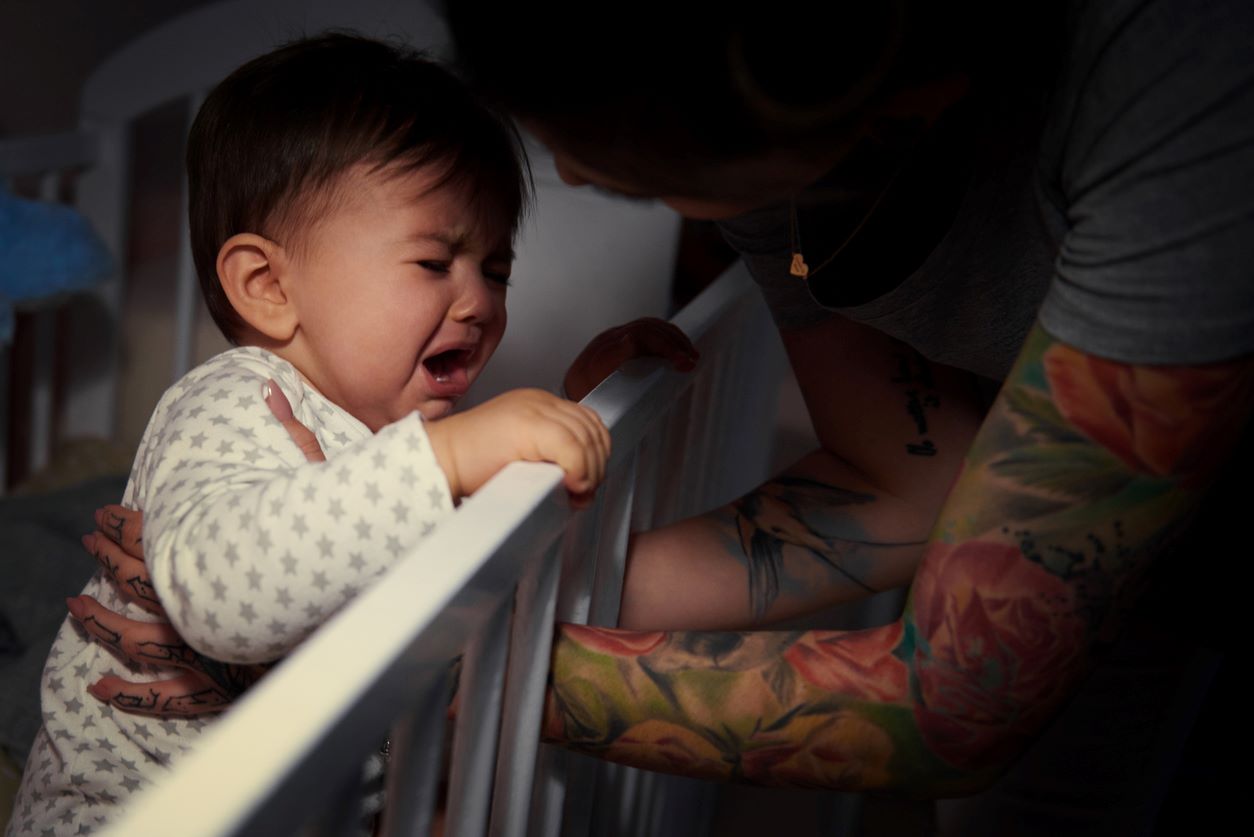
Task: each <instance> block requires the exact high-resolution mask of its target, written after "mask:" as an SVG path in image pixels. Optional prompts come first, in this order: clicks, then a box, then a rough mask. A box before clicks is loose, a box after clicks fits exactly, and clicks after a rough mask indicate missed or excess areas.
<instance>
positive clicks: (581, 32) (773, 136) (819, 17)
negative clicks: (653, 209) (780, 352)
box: [446, 0, 1032, 216]
mask: <svg viewBox="0 0 1254 837" xmlns="http://www.w3.org/2000/svg"><path fill="white" fill-rule="evenodd" d="M447 5H448V7H447V10H446V14H447V16H448V19H449V23H450V27H451V29H452V33H453V38H454V43H455V46H456V49H457V57H458V60H459V62H460V63H461V64H462V65H463V66H464V67H465V68H466V70H467V72H468V75H469V77H470V79H471V81H472V82H473V83H474V84H476V85H477V86H478V87H479V88H480V89H482V90H483V91H485V92H486V93H488V94H489V95H490V96H493V97H495V98H496V99H498V100H499V101H500V102H501V103H502V104H503V105H504V106H505V107H506V108H507V109H509V110H510V111H512V112H513V113H514V114H515V115H516V116H518V117H519V118H520V119H521V120H522V121H523V123H524V125H526V127H528V128H529V129H530V130H532V131H533V132H535V133H536V134H537V135H538V136H539V137H540V139H541V140H542V141H544V142H545V143H546V144H547V145H549V146H550V147H551V148H552V149H553V150H554V152H555V154H556V155H557V162H558V166H559V171H560V172H561V173H562V175H563V177H565V178H566V179H567V180H568V181H569V182H573V183H577V182H583V181H590V182H593V183H596V184H599V185H602V186H606V187H609V188H611V189H614V190H615V191H620V192H624V193H628V194H640V195H647V196H651V197H661V198H663V199H666V200H667V202H668V203H670V204H671V205H673V206H675V207H676V208H677V209H679V210H680V211H682V212H685V214H690V215H706V216H716V215H720V214H727V213H728V212H732V211H736V210H738V209H744V208H748V207H750V206H754V205H759V204H762V203H766V202H768V201H770V200H774V199H778V198H780V197H783V196H786V195H788V194H791V193H793V192H795V191H796V190H797V189H798V188H799V187H801V186H802V185H804V184H806V183H808V182H810V181H812V180H813V179H815V178H816V177H817V176H818V175H819V174H822V173H823V172H826V171H827V170H829V169H830V168H831V167H832V166H833V165H835V164H837V163H838V162H839V161H841V160H842V159H844V158H846V157H848V155H850V154H851V152H853V150H854V149H855V148H858V147H859V146H860V145H861V146H862V148H861V150H860V152H859V156H860V158H861V162H860V164H859V165H858V166H855V167H854V168H856V169H857V170H858V172H859V173H857V174H856V175H851V176H852V177H854V179H859V178H860V179H865V180H869V181H874V180H875V179H876V178H877V177H883V176H884V171H886V170H888V169H890V168H891V167H892V166H893V164H894V162H895V160H897V159H900V155H901V153H902V152H903V149H904V148H905V147H907V146H909V145H911V144H912V143H913V141H914V140H915V139H917V137H918V136H919V135H920V134H921V132H922V131H923V130H925V129H926V127H927V126H928V125H930V124H931V122H933V121H934V120H935V119H936V118H937V116H938V115H939V114H940V113H941V112H943V111H944V110H945V109H946V108H947V107H948V106H949V105H951V104H952V103H953V102H955V101H956V100H958V99H959V98H961V97H962V96H963V95H965V93H966V92H967V91H968V90H969V89H970V86H971V85H972V84H973V83H975V82H976V81H977V80H978V79H979V78H981V77H983V76H987V75H988V73H986V70H987V69H988V68H990V67H992V68H996V69H997V70H998V73H997V77H999V78H1001V80H1003V81H1005V80H1006V79H1005V75H1006V71H1007V65H1008V64H1009V63H1013V62H1010V61H1008V59H1009V57H1010V56H1012V55H1015V54H1019V55H1025V54H1027V53H1029V52H1031V50H1026V49H1025V48H1024V44H1023V43H1013V41H1014V40H1015V37H1016V36H1014V35H1011V34H1010V30H1011V27H1010V26H1008V25H1007V24H1006V23H1005V22H1004V21H1001V20H998V19H996V18H995V17H994V14H995V13H996V14H997V15H1003V16H1004V15H1006V14H1007V12H1004V11H997V12H994V10H995V9H998V8H999V7H997V6H995V5H994V4H992V3H989V2H985V0H960V2H957V3H945V4H940V3H935V2H930V0H884V2H869V1H868V2H840V0H831V2H818V3H816V2H812V0H771V2H761V3H748V2H730V3H722V4H717V5H715V4H697V6H699V7H700V8H696V7H694V6H693V5H691V4H682V3H680V4H656V5H654V4H649V3H645V4H638V3H629V4H616V5H614V6H611V7H608V8H607V7H599V8H598V10H597V14H596V15H587V16H586V17H585V16H584V15H583V14H571V13H570V12H569V10H567V9H561V10H558V9H552V8H546V9H540V8H537V7H536V4H530V3H521V4H518V3H515V4H501V5H500V7H498V6H497V5H496V4H492V3H486V2H483V3H481V2H476V0H456V1H455V2H450V3H448V4H447ZM1001 5H1002V6H1007V5H1016V4H1001ZM1031 5H1032V4H1031V3H1029V4H1027V6H1031ZM489 7H490V8H489ZM1024 8H1025V7H1024V6H1023V5H1016V10H1017V11H1016V12H1014V13H1015V14H1018V15H1023V14H1024ZM990 30H991V31H999V30H1000V33H999V37H998V38H996V39H991V38H988V37H985V36H983V35H982V34H980V33H985V32H988V31H990ZM1029 31H1030V30H1029ZM868 145H869V148H868ZM852 185H855V187H856V184H852Z"/></svg>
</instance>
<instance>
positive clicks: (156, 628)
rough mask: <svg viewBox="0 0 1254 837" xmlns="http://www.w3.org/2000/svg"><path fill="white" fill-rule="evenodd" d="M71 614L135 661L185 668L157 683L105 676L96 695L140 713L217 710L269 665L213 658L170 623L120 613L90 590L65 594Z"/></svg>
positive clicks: (95, 688)
mask: <svg viewBox="0 0 1254 837" xmlns="http://www.w3.org/2000/svg"><path fill="white" fill-rule="evenodd" d="M66 606H67V607H68V608H69V610H70V615H71V616H73V617H74V619H75V620H76V621H77V622H78V623H79V624H80V625H82V626H83V629H84V630H86V631H87V632H88V633H89V634H91V635H92V637H93V638H94V639H95V640H96V641H97V642H99V643H101V644H102V645H106V646H108V647H109V648H110V649H112V650H113V651H114V653H116V654H118V655H119V656H122V657H125V658H126V659H128V660H130V661H132V662H135V663H150V664H154V665H159V666H167V667H173V668H181V669H185V670H186V672H187V673H186V674H183V675H181V676H179V677H175V678H172V679H169V680H161V681H156V682H153V683H131V682H128V681H126V680H123V679H122V678H120V677H116V676H113V675H110V676H108V677H103V678H101V679H100V680H98V681H97V682H95V683H93V684H92V685H91V686H90V687H88V691H89V692H91V694H92V696H94V697H96V698H97V699H99V700H101V701H104V702H106V703H111V704H113V705H114V706H116V707H117V708H118V709H121V710H123V711H125V712H131V713H134V714H137V715H200V714H203V713H205V712H217V711H219V710H221V709H222V708H224V707H225V706H226V705H228V704H229V703H230V702H231V701H232V700H234V699H235V698H236V697H237V696H238V695H240V694H241V693H242V692H243V691H244V690H245V689H247V688H248V687H249V686H251V685H252V684H253V683H255V682H257V680H259V679H260V678H261V676H262V675H263V674H264V673H265V672H266V669H267V667H265V666H255V665H235V664H232V663H221V662H218V661H217V660H211V659H209V658H208V657H205V656H203V655H201V654H198V653H196V651H194V650H192V649H191V648H189V647H188V646H187V645H186V644H185V643H184V642H183V640H182V639H181V638H179V635H178V634H177V633H176V632H175V630H174V628H172V627H171V626H170V625H169V624H168V623H165V622H139V621H136V620H134V619H127V618H126V617H124V616H119V615H118V614H116V613H114V612H113V611H111V610H109V609H108V608H106V607H105V606H104V605H102V604H100V603H99V602H97V601H96V600H95V599H93V598H91V597H90V596H76V597H74V598H72V599H66Z"/></svg>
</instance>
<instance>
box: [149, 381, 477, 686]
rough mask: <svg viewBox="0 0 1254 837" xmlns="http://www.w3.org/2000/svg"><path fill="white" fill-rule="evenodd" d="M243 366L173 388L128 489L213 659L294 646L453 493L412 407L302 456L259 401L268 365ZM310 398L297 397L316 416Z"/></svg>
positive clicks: (172, 597) (275, 652) (186, 620)
mask: <svg viewBox="0 0 1254 837" xmlns="http://www.w3.org/2000/svg"><path fill="white" fill-rule="evenodd" d="M243 367H244V368H242V369H241V368H240V366H239V365H236V366H234V367H230V368H227V367H224V368H222V369H221V370H217V371H210V372H208V373H206V374H205V375H204V376H202V377H201V378H200V379H199V380H196V381H192V382H188V381H187V380H186V379H185V382H184V383H181V384H179V385H176V387H175V388H174V389H172V390H171V391H170V393H168V394H167V396H166V398H165V399H163V401H162V403H161V405H159V406H158V409H157V412H156V413H155V414H154V418H153V422H152V424H151V425H150V427H149V430H148V432H147V433H146V445H145V451H146V455H141V459H140V460H139V462H137V466H136V468H137V472H138V473H137V477H138V479H140V480H142V488H141V490H140V491H138V492H137V494H136V500H137V505H139V507H140V508H142V509H143V511H144V514H145V517H144V527H145V551H146V560H147V561H148V563H149V566H150V570H151V574H152V579H153V584H154V586H155V588H156V590H157V594H158V596H159V597H160V598H161V601H162V603H163V604H164V605H165V607H166V611H167V613H168V614H169V617H170V621H171V622H172V623H173V625H174V627H175V628H176V629H177V630H178V632H179V634H180V635H182V637H183V638H184V639H185V640H186V641H187V643H188V644H189V645H191V646H192V647H193V648H195V649H196V650H198V651H200V652H201V653H203V654H206V655H208V656H210V657H213V658H215V659H218V660H222V661H226V662H237V663H257V662H266V661H271V660H276V659H278V658H280V657H282V656H284V655H286V654H287V653H288V652H290V651H291V650H292V649H293V648H294V647H295V646H296V645H297V644H299V643H300V642H301V641H302V640H303V639H304V638H305V637H306V636H308V635H309V634H310V633H311V632H312V631H313V630H314V629H315V628H316V627H318V626H319V625H320V624H322V623H323V622H324V621H325V620H326V619H327V618H328V617H329V616H331V615H332V614H333V613H334V612H335V611H336V610H337V609H339V608H340V607H342V606H343V605H344V604H345V603H346V602H348V600H349V599H351V598H352V597H353V596H354V595H356V594H357V592H358V591H359V590H361V589H362V588H363V587H364V586H365V585H367V584H368V583H369V582H370V581H371V580H372V579H374V578H376V577H377V576H379V575H380V574H381V573H382V572H383V571H384V570H385V569H386V568H387V567H388V566H390V565H391V564H393V563H394V562H395V561H396V560H397V559H399V558H400V557H401V556H403V555H404V554H405V553H406V552H408V551H409V550H410V549H412V548H413V547H414V546H415V545H416V544H418V542H419V541H421V540H422V539H423V537H424V536H425V535H426V534H427V533H429V532H430V531H431V530H432V528H434V526H435V524H436V522H437V521H439V520H441V519H442V518H444V517H445V516H447V515H448V514H449V513H450V512H451V511H452V509H453V505H452V500H451V498H450V496H449V490H448V483H447V481H446V480H445V477H444V474H443V472H442V471H441V470H440V468H439V465H438V464H437V462H436V459H435V455H434V453H433V452H432V450H431V446H430V444H429V442H428V439H427V435H426V432H425V430H424V428H423V423H422V419H421V418H420V417H419V416H418V415H417V414H416V413H415V414H411V415H410V416H408V417H407V418H405V419H402V420H401V421H398V422H396V423H395V424H392V425H389V426H388V427H385V428H383V429H382V430H381V431H380V432H379V433H377V434H374V435H369V433H368V431H366V430H365V429H364V427H361V426H360V425H359V426H358V433H357V436H358V438H357V439H356V440H355V441H349V440H348V439H349V437H348V434H345V433H343V432H341V433H338V434H335V436H336V437H338V438H339V439H341V440H343V441H344V442H346V443H344V444H342V445H341V446H340V447H339V448H338V450H336V451H335V452H334V455H333V456H332V457H331V459H330V460H329V461H327V462H321V463H309V462H306V461H305V460H304V457H303V455H302V454H301V453H300V451H299V450H298V449H297V447H296V445H295V444H294V443H293V442H292V440H291V439H290V438H289V437H288V435H287V433H286V431H285V430H284V429H283V427H282V425H281V424H279V422H278V421H277V420H276V419H275V418H274V417H273V416H272V415H271V414H270V412H269V410H268V409H267V407H266V405H265V403H264V401H263V400H262V397H261V388H262V384H263V383H264V381H265V380H266V378H267V377H268V376H270V375H275V372H274V370H273V369H272V368H270V369H268V368H267V367H266V365H265V364H264V363H261V362H260V361H258V360H257V358H256V357H253V356H249V357H245V358H244V359H243ZM286 369H287V373H288V374H287V375H286V376H278V375H275V377H276V380H278V381H279V383H280V386H281V387H282V388H283V390H284V392H285V393H287V394H288V396H289V399H291V398H292V394H293V393H294V392H298V391H300V390H302V384H301V383H300V381H299V379H298V378H297V377H296V375H295V370H293V369H291V367H286ZM312 400H314V399H313V398H308V399H303V400H302V401H298V402H294V403H293V407H294V409H295V410H296V417H297V418H299V419H301V420H302V421H304V422H305V423H306V424H309V425H311V426H313V425H316V424H318V410H316V409H315V408H314V407H313V406H311V405H309V404H308V403H305V402H309V401H312ZM321 412H322V417H323V419H325V418H326V417H327V414H328V413H329V412H330V410H329V409H328V405H321ZM349 421H351V419H349ZM323 423H324V425H325V421H324V422H323ZM344 426H345V427H347V426H348V425H344ZM350 429H351V428H350ZM319 436H320V438H321V439H322V440H323V444H324V447H326V446H327V444H328V440H330V439H332V438H333V437H332V435H331V433H330V431H328V430H327V429H326V427H325V426H323V427H322V428H321V429H320V431H319Z"/></svg>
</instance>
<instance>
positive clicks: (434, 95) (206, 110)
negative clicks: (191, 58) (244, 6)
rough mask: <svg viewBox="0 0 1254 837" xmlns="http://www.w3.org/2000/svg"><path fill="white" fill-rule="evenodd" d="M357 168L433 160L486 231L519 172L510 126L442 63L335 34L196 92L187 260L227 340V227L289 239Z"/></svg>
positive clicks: (505, 206)
mask: <svg viewBox="0 0 1254 837" xmlns="http://www.w3.org/2000/svg"><path fill="white" fill-rule="evenodd" d="M358 164H366V165H369V166H371V167H372V169H373V170H376V171H378V170H388V171H393V170H395V171H396V173H404V172H410V171H414V170H416V169H419V168H423V167H426V166H436V167H438V168H439V170H440V171H441V177H440V179H439V181H438V182H437V184H436V187H441V186H454V187H457V188H459V189H463V190H465V194H466V195H467V198H468V200H470V201H471V202H472V203H473V205H474V206H475V207H476V213H477V215H478V219H479V223H481V224H483V225H484V226H485V228H486V229H489V230H493V231H495V230H500V231H502V232H508V233H509V235H510V236H511V237H512V236H513V234H514V233H515V232H516V231H517V229H518V225H519V223H520V221H521V218H522V214H523V210H524V208H525V206H526V204H527V196H528V184H529V182H530V175H529V170H528V167H527V159H526V154H525V152H524V151H523V148H522V143H521V140H520V138H519V136H518V133H517V131H516V130H515V129H514V127H513V124H512V123H511V122H510V121H509V120H508V119H507V118H505V117H503V116H502V115H500V114H499V113H497V112H495V111H493V110H491V109H490V108H488V107H486V106H484V105H483V104H482V103H481V102H480V101H478V100H477V99H476V98H475V97H474V95H473V94H472V93H471V92H470V91H469V89H468V88H467V86H466V85H465V84H463V83H462V81H461V80H460V79H458V78H457V77H456V76H454V75H453V74H452V73H451V72H450V71H449V70H448V69H446V68H445V67H443V66H441V65H440V64H438V63H436V62H434V61H432V60H429V59H427V58H425V57H423V56H422V55H420V54H419V53H416V52H413V51H411V50H409V49H406V48H403V47H399V46H394V45H391V44H386V43H382V42H379V41H374V40H370V39H367V38H363V37H359V36H356V35H353V34H348V33H328V34H323V35H318V36H316V37H311V38H306V39H302V40H299V41H295V42H293V43H290V44H287V45H286V46H283V47H280V48H279V49H276V50H275V51H273V52H270V53H267V54H266V55H262V56H260V57H259V58H255V59H253V60H252V61H249V62H248V63H247V64H245V65H243V66H242V67H240V68H239V69H237V70H236V71H235V72H233V73H231V75H230V76H228V77H227V78H226V79H225V80H223V81H222V83H221V84H219V85H218V86H217V87H215V88H214V89H213V91H212V92H211V93H210V94H209V95H208V97H207V98H206V99H205V102H204V104H203V105H202V106H201V108H200V112H199V114H197V116H196V121H195V123H194V124H193V125H192V129H191V134H190V136H189V138H188V143H187V177H188V220H189V222H190V225H191V245H192V257H193V259H194V261H195V264H196V273H197V274H198V276H199V278H200V287H201V291H202V292H203V293H204V297H205V302H206V304H207V305H208V308H209V313H210V314H211V315H212V316H213V319H214V322H216V323H217V324H218V328H220V329H221V330H222V333H223V334H225V335H226V337H227V339H229V340H231V341H232V342H235V341H236V339H237V335H238V334H239V332H240V330H241V329H242V328H243V326H244V322H243V320H242V319H241V318H240V316H239V314H238V313H237V312H236V311H235V309H234V308H233V307H232V306H231V303H230V301H229V300H228V299H227V297H226V294H225V293H224V292H223V290H222V286H221V283H220V282H219V281H218V275H217V258H218V250H219V249H220V248H221V246H222V245H223V243H225V242H226V240H227V239H229V238H230V237H231V236H233V235H236V234H238V233H243V232H251V233H256V234H258V235H263V236H265V237H267V238H270V239H272V240H275V241H277V242H279V243H281V244H283V245H284V246H296V247H300V246H301V241H300V235H299V233H298V230H300V229H301V228H302V227H304V226H307V225H308V224H310V223H313V222H314V221H315V220H316V218H317V216H318V215H320V214H321V213H322V212H324V211H326V210H327V209H328V208H330V207H331V206H333V201H334V200H335V199H336V198H335V191H336V190H335V188H334V186H335V182H336V180H337V178H338V177H340V176H341V175H342V174H343V173H344V172H346V171H347V170H348V169H350V168H351V167H353V166H356V165H358Z"/></svg>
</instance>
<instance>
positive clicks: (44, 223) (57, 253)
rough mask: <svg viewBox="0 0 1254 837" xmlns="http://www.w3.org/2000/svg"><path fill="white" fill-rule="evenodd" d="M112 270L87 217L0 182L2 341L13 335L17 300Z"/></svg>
mask: <svg viewBox="0 0 1254 837" xmlns="http://www.w3.org/2000/svg"><path fill="white" fill-rule="evenodd" d="M112 272H113V259H112V257H111V256H110V255H109V250H108V249H107V248H106V247H105V245H104V242H103V241H101V240H100V238H99V236H97V235H96V233H95V231H94V230H93V229H92V228H91V225H90V224H89V223H88V222H87V219H86V218H84V217H83V216H82V215H80V214H79V213H77V212H75V211H74V210H73V209H71V208H70V207H68V206H61V205H58V204H49V203H40V202H37V201H29V200H23V199H22V198H19V197H16V196H14V195H13V194H11V193H10V192H9V191H7V190H6V189H5V188H4V187H3V186H0V345H5V344H8V343H9V342H10V341H11V340H12V339H13V306H14V305H20V304H21V303H25V302H31V301H34V300H38V299H43V298H47V297H53V296H57V295H59V294H64V293H70V292H73V291H82V290H84V289H86V288H89V287H91V286H92V285H94V284H96V283H97V282H101V281H103V280H104V279H106V278H108V276H109V275H110V274H111V273H112Z"/></svg>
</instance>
